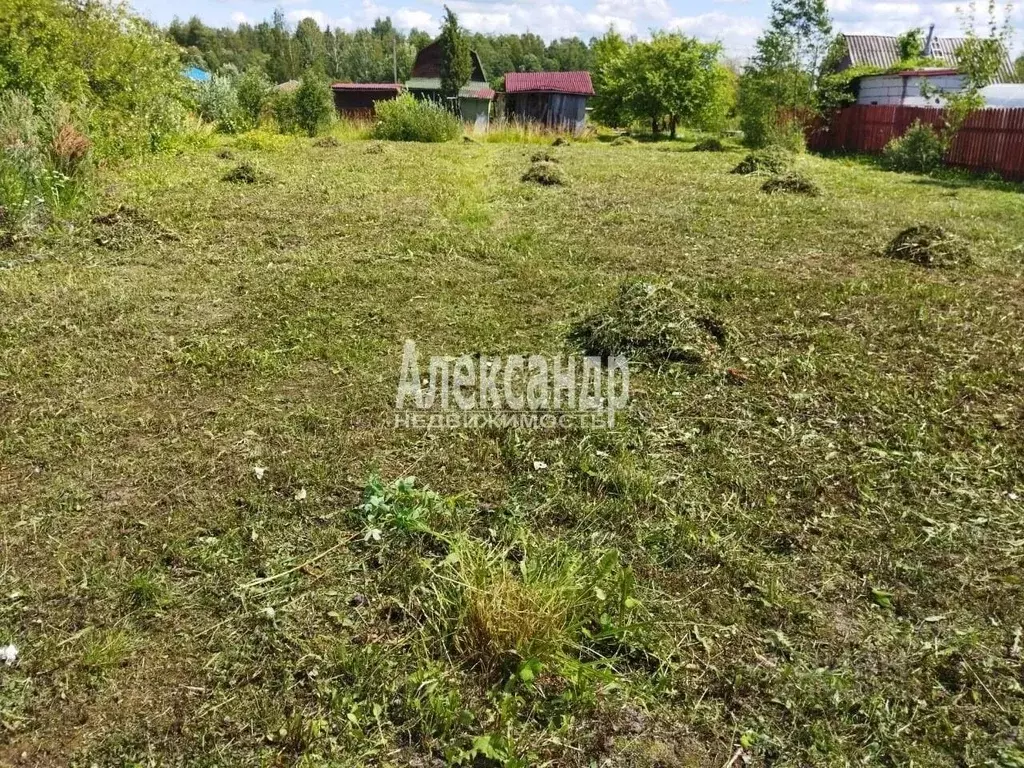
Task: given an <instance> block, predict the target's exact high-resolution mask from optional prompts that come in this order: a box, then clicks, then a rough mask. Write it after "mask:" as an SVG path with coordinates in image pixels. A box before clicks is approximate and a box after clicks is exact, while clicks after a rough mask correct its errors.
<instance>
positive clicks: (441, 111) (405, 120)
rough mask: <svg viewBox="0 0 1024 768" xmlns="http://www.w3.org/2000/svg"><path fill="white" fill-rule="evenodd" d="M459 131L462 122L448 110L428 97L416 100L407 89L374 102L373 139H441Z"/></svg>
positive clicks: (441, 140)
mask: <svg viewBox="0 0 1024 768" xmlns="http://www.w3.org/2000/svg"><path fill="white" fill-rule="evenodd" d="M461 134H462V123H461V122H459V119H458V118H457V117H456V116H455V115H453V114H452V113H451V112H449V111H448V110H446V109H445V108H444V107H442V106H440V105H439V104H435V103H433V102H431V101H417V100H416V99H415V98H413V97H412V96H411V95H409V94H408V93H403V94H402V95H401V96H399V97H398V98H397V99H391V100H390V101H384V102H380V103H379V104H378V105H377V124H376V125H375V126H374V127H373V137H374V138H375V139H386V140H388V141H421V142H431V143H434V142H445V141H451V140H452V139H455V138H458V136H460V135H461Z"/></svg>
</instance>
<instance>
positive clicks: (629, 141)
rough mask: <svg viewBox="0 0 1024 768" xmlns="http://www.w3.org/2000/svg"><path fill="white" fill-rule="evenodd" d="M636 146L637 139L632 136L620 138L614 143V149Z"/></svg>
mask: <svg viewBox="0 0 1024 768" xmlns="http://www.w3.org/2000/svg"><path fill="white" fill-rule="evenodd" d="M633 144H636V139H634V138H633V137H632V136H619V137H618V138H616V139H615V141H613V142H612V146H613V147H628V146H631V145H633Z"/></svg>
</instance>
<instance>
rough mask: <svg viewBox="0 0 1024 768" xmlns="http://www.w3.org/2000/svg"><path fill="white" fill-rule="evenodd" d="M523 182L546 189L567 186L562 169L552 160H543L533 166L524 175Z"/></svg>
mask: <svg viewBox="0 0 1024 768" xmlns="http://www.w3.org/2000/svg"><path fill="white" fill-rule="evenodd" d="M523 181H525V182H528V183H531V184H540V185H542V186H545V187H564V186H565V184H566V178H565V173H564V172H563V171H562V168H561V167H560V166H559V165H558V164H557V163H554V162H552V161H550V160H542V161H540V162H535V163H534V164H533V165H531V166H530V168H529V169H528V170H527V171H526V173H524V174H523Z"/></svg>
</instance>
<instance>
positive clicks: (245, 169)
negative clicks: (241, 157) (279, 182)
mask: <svg viewBox="0 0 1024 768" xmlns="http://www.w3.org/2000/svg"><path fill="white" fill-rule="evenodd" d="M221 179H222V180H223V181H230V182H232V183H233V184H261V183H263V182H267V181H270V180H271V177H270V174H268V173H267V172H266V171H261V170H260V169H259V168H257V167H256V166H255V165H253V164H252V163H248V162H246V163H239V164H238V165H236V166H235V167H234V168H232V169H231V170H230V171H228V172H227V173H225V174H224V175H223V176H222V177H221Z"/></svg>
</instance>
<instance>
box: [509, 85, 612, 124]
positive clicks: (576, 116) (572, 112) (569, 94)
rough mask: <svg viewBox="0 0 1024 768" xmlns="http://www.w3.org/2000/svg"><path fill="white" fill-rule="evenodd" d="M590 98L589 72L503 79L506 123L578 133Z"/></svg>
mask: <svg viewBox="0 0 1024 768" xmlns="http://www.w3.org/2000/svg"><path fill="white" fill-rule="evenodd" d="M593 95H594V85H593V83H592V82H591V81H590V73H589V72H509V73H508V74H506V75H505V114H506V116H507V117H509V118H510V119H518V120H524V121H531V122H538V123H543V124H544V125H548V126H551V127H552V128H565V129H569V130H572V131H574V132H575V131H580V130H582V129H583V126H584V125H585V124H586V120H587V98H588V97H590V96H593Z"/></svg>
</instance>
